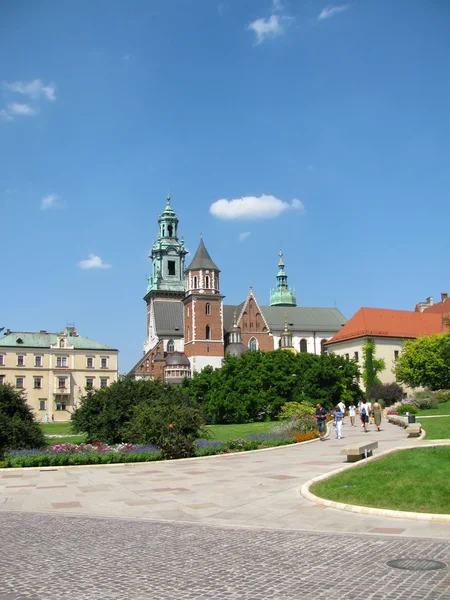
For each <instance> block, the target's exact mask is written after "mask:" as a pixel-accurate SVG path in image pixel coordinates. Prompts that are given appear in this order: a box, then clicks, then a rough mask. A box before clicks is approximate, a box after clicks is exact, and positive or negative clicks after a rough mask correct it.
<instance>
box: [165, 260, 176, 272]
mask: <svg viewBox="0 0 450 600" xmlns="http://www.w3.org/2000/svg"><path fill="white" fill-rule="evenodd" d="M167 267H168V269H169V275H175V261H174V260H168V261H167Z"/></svg>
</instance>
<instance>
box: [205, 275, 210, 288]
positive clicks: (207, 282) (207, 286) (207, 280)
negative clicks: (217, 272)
mask: <svg viewBox="0 0 450 600" xmlns="http://www.w3.org/2000/svg"><path fill="white" fill-rule="evenodd" d="M205 282H206V283H205V287H206V288H209V275H207V276H206V277H205Z"/></svg>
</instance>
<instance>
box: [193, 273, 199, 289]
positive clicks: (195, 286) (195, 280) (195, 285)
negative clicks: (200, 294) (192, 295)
mask: <svg viewBox="0 0 450 600" xmlns="http://www.w3.org/2000/svg"><path fill="white" fill-rule="evenodd" d="M197 288H198V285H197V276H195V277H194V290H196V289H197Z"/></svg>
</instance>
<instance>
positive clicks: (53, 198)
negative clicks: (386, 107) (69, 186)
mask: <svg viewBox="0 0 450 600" xmlns="http://www.w3.org/2000/svg"><path fill="white" fill-rule="evenodd" d="M58 200H59V197H58V196H57V195H56V194H47V195H46V196H44V197H43V198H42V200H41V210H48V209H49V208H56V207H57V206H58Z"/></svg>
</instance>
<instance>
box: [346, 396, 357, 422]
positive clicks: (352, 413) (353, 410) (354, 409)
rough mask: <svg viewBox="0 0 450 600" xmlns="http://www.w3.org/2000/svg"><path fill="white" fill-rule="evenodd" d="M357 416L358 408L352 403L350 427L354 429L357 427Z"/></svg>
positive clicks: (349, 409)
mask: <svg viewBox="0 0 450 600" xmlns="http://www.w3.org/2000/svg"><path fill="white" fill-rule="evenodd" d="M355 415H356V406H355V404H354V402H353V401H352V402H351V403H350V406H349V407H348V416H349V417H350V425H351V426H352V427H354V426H355Z"/></svg>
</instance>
